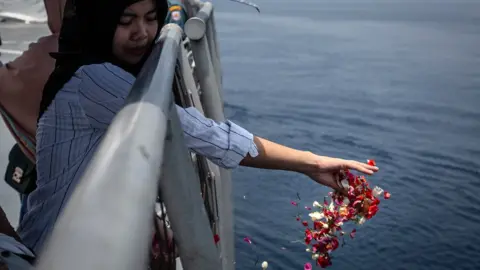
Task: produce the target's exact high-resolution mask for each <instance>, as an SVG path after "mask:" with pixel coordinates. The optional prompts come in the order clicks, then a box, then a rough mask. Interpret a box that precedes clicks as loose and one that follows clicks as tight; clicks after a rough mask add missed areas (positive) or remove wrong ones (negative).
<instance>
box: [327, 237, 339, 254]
mask: <svg viewBox="0 0 480 270" xmlns="http://www.w3.org/2000/svg"><path fill="white" fill-rule="evenodd" d="M338 245H339V243H338V240H337V238H336V237H334V238H332V239H331V240H330V243H328V245H327V249H328V250H331V251H334V250H335V249H337V248H338Z"/></svg>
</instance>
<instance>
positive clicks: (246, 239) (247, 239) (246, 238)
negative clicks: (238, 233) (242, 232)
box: [243, 237, 252, 244]
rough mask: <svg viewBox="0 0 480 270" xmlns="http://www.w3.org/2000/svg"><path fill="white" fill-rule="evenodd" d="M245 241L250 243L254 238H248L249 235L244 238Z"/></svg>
mask: <svg viewBox="0 0 480 270" xmlns="http://www.w3.org/2000/svg"><path fill="white" fill-rule="evenodd" d="M243 241H245V242H247V243H249V244H251V243H252V240H250V238H248V237H245V238H243Z"/></svg>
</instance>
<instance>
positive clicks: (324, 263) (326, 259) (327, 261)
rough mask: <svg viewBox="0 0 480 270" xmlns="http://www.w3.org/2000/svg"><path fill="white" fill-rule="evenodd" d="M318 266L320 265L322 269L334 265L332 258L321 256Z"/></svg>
mask: <svg viewBox="0 0 480 270" xmlns="http://www.w3.org/2000/svg"><path fill="white" fill-rule="evenodd" d="M317 265H320V267H322V268H326V267H327V266H329V265H332V262H331V261H330V258H329V257H328V255H327V256H320V257H318V259H317Z"/></svg>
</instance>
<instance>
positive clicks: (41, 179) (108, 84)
mask: <svg viewBox="0 0 480 270" xmlns="http://www.w3.org/2000/svg"><path fill="white" fill-rule="evenodd" d="M153 1H154V0H103V1H98V0H82V1H76V6H75V12H76V14H72V16H74V17H75V19H76V21H77V22H78V25H77V26H76V27H75V29H71V31H76V32H75V33H76V35H75V36H76V37H77V38H78V40H77V41H78V43H77V44H74V45H75V46H74V47H75V49H74V50H72V51H68V52H64V53H63V52H62V53H60V54H59V55H57V56H56V57H57V67H56V68H55V71H54V72H53V73H52V75H51V76H50V78H49V80H48V82H47V84H46V86H45V89H44V95H43V99H42V105H41V113H40V115H41V116H40V119H39V124H38V129H37V176H38V179H37V186H38V187H37V189H36V190H35V191H33V192H32V193H31V194H30V197H29V200H28V209H27V210H28V211H27V213H26V215H25V218H24V219H23V220H22V222H21V224H20V227H19V230H18V232H19V234H20V236H21V237H22V240H23V241H24V243H25V244H26V245H27V246H28V247H29V248H31V249H33V250H34V251H35V252H38V251H39V250H40V248H41V247H42V245H43V242H44V240H45V238H46V237H47V235H48V234H49V233H50V231H51V230H52V228H53V226H54V223H55V221H56V219H57V218H58V215H59V213H60V211H61V209H62V207H63V206H64V205H65V202H66V201H67V200H68V198H69V197H70V195H71V193H72V192H73V190H74V187H75V185H76V184H77V182H78V180H79V179H80V178H81V176H82V174H83V172H84V170H85V168H86V166H87V164H88V162H89V160H90V159H91V158H92V155H93V153H94V152H95V150H96V148H97V147H98V145H99V143H100V141H101V140H102V138H103V136H104V135H105V132H106V130H107V128H108V126H109V125H110V123H111V121H112V119H113V117H114V116H115V114H116V113H117V112H118V111H119V110H120V109H121V107H122V106H123V104H124V102H125V98H126V96H127V95H128V94H129V91H130V89H131V86H132V84H133V82H134V81H135V76H136V75H137V74H138V72H139V70H140V69H141V67H142V64H143V62H144V60H145V59H146V58H147V57H148V55H149V53H150V51H151V49H152V45H153V42H154V40H155V38H156V37H157V36H158V34H159V30H160V28H161V26H162V24H163V20H164V18H165V16H166V14H167V4H166V1H165V0H158V1H156V2H153ZM67 17H68V14H65V18H67ZM70 34H72V33H70ZM60 40H62V38H60ZM65 48H66V47H65ZM61 50H62V49H61V47H60V51H61ZM177 111H178V114H179V117H180V120H181V123H182V128H183V129H184V134H185V141H186V144H187V146H188V147H189V148H190V149H191V150H193V151H195V152H197V153H199V154H201V155H204V156H206V157H208V158H209V159H210V160H212V161H213V162H215V163H216V164H218V165H220V166H222V167H225V168H234V167H236V166H237V165H238V164H241V165H244V166H250V167H257V168H265V169H279V170H289V171H295V172H300V173H303V174H305V175H308V176H309V177H310V178H312V179H313V180H314V181H316V182H318V183H320V184H323V185H326V186H329V187H332V188H335V189H339V190H340V187H339V185H338V175H339V173H340V170H341V169H346V168H349V169H355V170H359V171H361V172H363V173H366V174H372V173H374V172H375V171H377V170H378V168H377V167H373V166H369V165H368V164H364V163H360V162H356V161H348V160H342V159H335V158H329V157H322V156H318V155H315V154H313V153H310V152H305V151H299V150H295V149H291V148H288V147H285V146H281V145H278V144H276V143H273V142H270V141H267V140H265V139H262V138H259V137H255V136H253V135H252V134H251V133H250V132H248V131H246V130H245V129H243V128H241V127H239V126H237V125H235V124H234V123H232V122H230V121H226V122H225V123H215V122H214V121H213V120H211V119H206V118H205V117H203V116H202V115H201V114H200V113H199V112H198V111H197V110H196V109H195V108H187V109H183V108H180V107H177Z"/></svg>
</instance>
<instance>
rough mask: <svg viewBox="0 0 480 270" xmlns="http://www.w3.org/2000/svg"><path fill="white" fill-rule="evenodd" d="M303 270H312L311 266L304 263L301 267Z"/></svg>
mask: <svg viewBox="0 0 480 270" xmlns="http://www.w3.org/2000/svg"><path fill="white" fill-rule="evenodd" d="M303 270H312V264H311V263H306V264H305V265H304V266H303Z"/></svg>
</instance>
